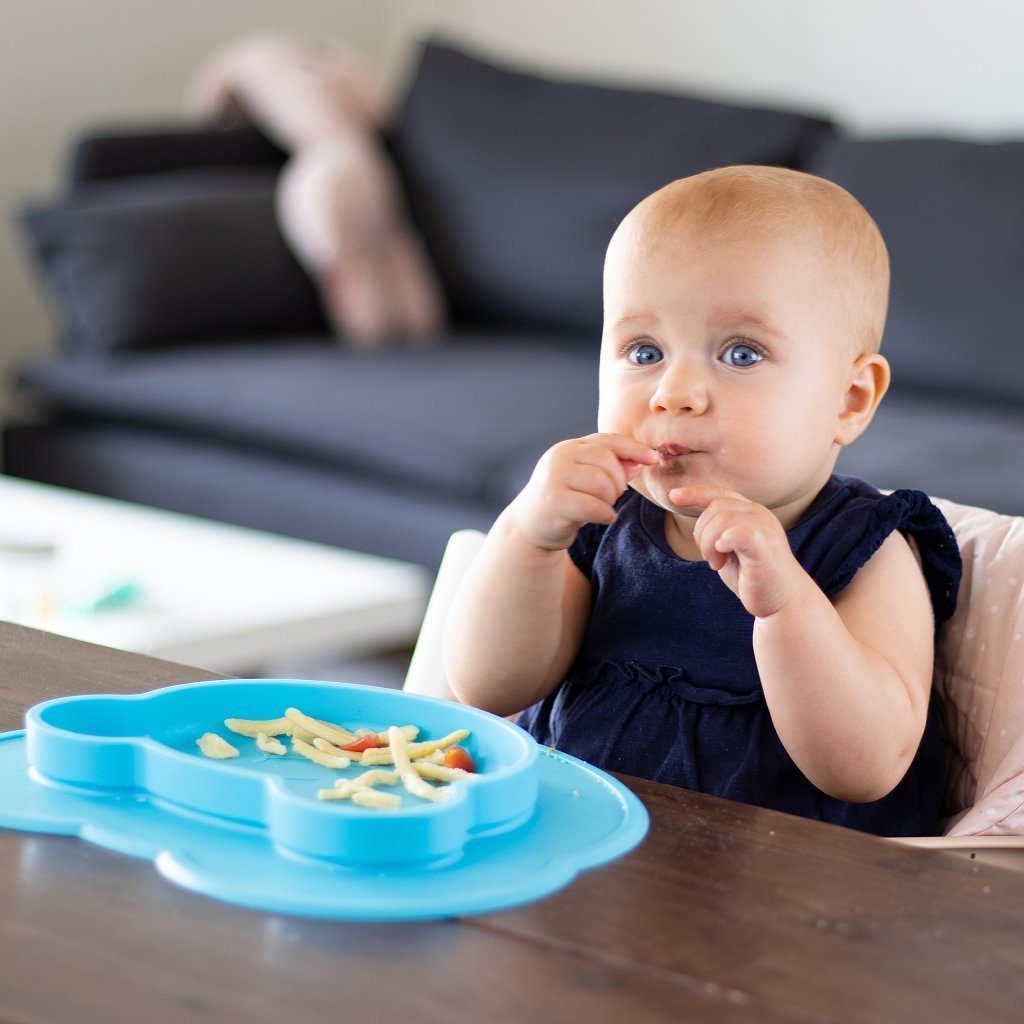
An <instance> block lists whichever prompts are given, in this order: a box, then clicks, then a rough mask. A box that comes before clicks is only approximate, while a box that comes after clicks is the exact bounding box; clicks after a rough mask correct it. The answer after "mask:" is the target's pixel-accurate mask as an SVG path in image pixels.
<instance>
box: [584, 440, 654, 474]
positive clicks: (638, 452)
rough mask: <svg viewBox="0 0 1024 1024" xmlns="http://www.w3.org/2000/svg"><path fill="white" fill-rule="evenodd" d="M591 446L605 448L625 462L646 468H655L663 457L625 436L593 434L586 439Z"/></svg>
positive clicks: (647, 446)
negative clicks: (638, 464) (636, 463)
mask: <svg viewBox="0 0 1024 1024" xmlns="http://www.w3.org/2000/svg"><path fill="white" fill-rule="evenodd" d="M586 440H587V442H588V443H589V444H594V445H598V446H603V447H605V448H607V449H609V450H610V451H611V452H612V454H613V455H614V456H615V457H616V458H617V459H619V460H620V461H623V462H638V463H640V464H642V465H644V466H653V465H654V464H655V463H656V462H658V461H659V460H660V459H661V456H660V455H659V454H658V453H657V452H656V451H655V450H654V449H653V448H651V447H650V446H649V445H646V444H644V443H643V442H641V441H638V440H637V439H636V438H635V437H627V436H626V435H625V434H605V433H601V434H591V435H590V436H589V437H587V438H586Z"/></svg>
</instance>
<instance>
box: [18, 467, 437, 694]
mask: <svg viewBox="0 0 1024 1024" xmlns="http://www.w3.org/2000/svg"><path fill="white" fill-rule="evenodd" d="M48 545H52V549H51V550H49V552H48ZM430 582H431V581H430V574H429V573H428V572H427V570H425V569H423V568H422V567H420V566H416V565H411V564H408V563H405V562H398V561H392V560H390V559H385V558H377V557H375V556H372V555H365V554H361V553H357V552H352V551H345V550H342V549H339V548H333V547H330V546H327V545H323V544H312V543H309V542H306V541H300V540H294V539H291V538H287V537H282V536H278V535H276V534H269V533H263V532H260V531H257V530H249V529H244V528H242V527H238V526H230V525H225V524H223V523H215V522H212V521H209V520H205V519H199V518H195V517H192V516H186V515H180V514H178V513H173V512H165V511H162V510H158V509H152V508H147V507H144V506H141V505H133V504H130V503H128V502H124V501H115V500H113V499H110V498H101V497H96V496H94V495H90V494H83V493H80V492H78V491H71V490H66V489H64V488H59V487H51V486H49V485H45V484H37V483H30V482H27V481H24V480H19V479H16V478H13V477H7V476H2V475H0V618H4V619H7V620H8V621H14V622H19V623H21V624H23V625H28V626H34V627H36V628H40V629H46V630H49V631H50V632H54V633H61V634H63V635H65V636H70V637H75V638H77V639H80V640H87V641H89V642H90V643H96V644H103V645H105V646H108V647H117V648H121V649H123V650H128V651H138V652H140V653H144V654H150V655H154V656H156V657H161V658H167V659H170V660H172V661H178V662H183V663H185V664H189V665H197V666H201V667H203V668H209V669H213V670H216V671H220V672H226V673H233V674H240V673H249V672H254V671H258V669H259V668H260V666H262V665H267V664H274V663H279V662H283V661H287V660H288V659H299V658H307V657H319V656H323V655H334V654H338V655H352V654H366V653H369V652H373V651H381V650H386V649H395V648H398V647H401V646H403V645H408V644H411V642H412V641H413V640H414V639H415V637H416V635H417V631H418V630H419V626H420V623H421V621H422V618H423V611H424V608H425V606H426V600H427V596H428V592H429V587H430ZM118 594H120V596H121V598H122V604H121V606H120V607H118V606H117V604H118V601H117V598H118ZM133 595H134V596H133ZM104 597H106V598H107V600H106V601H104ZM97 601H99V603H100V605H101V609H102V610H95V607H94V606H95V605H96V603H97ZM103 605H106V606H107V607H102V606H103ZM110 605H114V607H110ZM90 606H92V607H93V610H90Z"/></svg>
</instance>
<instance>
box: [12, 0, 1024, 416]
mask: <svg viewBox="0 0 1024 1024" xmlns="http://www.w3.org/2000/svg"><path fill="white" fill-rule="evenodd" d="M0 9H2V11H3V24H2V25H0V28H2V31H0V104H2V106H0V130H2V132H3V135H2V138H3V145H2V147H0V208H2V211H3V222H2V224H0V309H2V323H3V330H2V334H0V373H6V372H7V370H8V368H9V367H10V366H11V365H12V364H14V363H16V362H18V361H19V360H21V359H23V358H24V356H25V355H26V354H27V353H29V352H31V351H36V350H41V349H42V348H44V347H45V345H46V344H47V343H48V342H49V340H50V338H51V336H52V334H53V332H54V329H55V328H54V326H53V322H52V319H51V317H50V316H49V315H48V311H47V307H46V305H45V303H44V301H43V298H42V295H41V293H40V290H39V287H38V283H37V282H36V280H35V279H34V278H33V277H32V276H31V274H30V273H29V271H28V270H27V268H26V266H25V261H24V259H23V256H22V254H21V251H20V246H16V241H15V238H14V233H13V230H12V228H11V225H10V216H11V212H12V209H13V207H14V206H15V205H16V204H18V203H20V202H21V201H22V200H23V199H24V198H25V197H27V196H35V195H43V194H45V193H46V192H47V191H49V190H52V189H54V188H55V187H56V185H57V182H58V175H59V170H60V161H61V158H62V156H63V154H64V151H65V147H66V144H67V142H68V140H69V139H70V138H72V137H73V136H74V135H75V134H76V133H77V132H79V131H80V130H82V128H83V127H84V126H86V125H90V124H98V123H102V122H106V123H118V122H130V121H133V120H135V121H140V122H145V121H153V120H154V119H160V118H163V117H169V118H173V117H175V116H177V114H178V112H179V110H180V109H181V97H182V94H183V92H184V89H185V86H186V83H187V82H188V79H189V76H190V74H191V73H192V71H193V70H194V69H195V67H196V66H197V65H198V64H199V62H200V61H201V60H202V59H203V57H204V56H205V55H206V54H207V53H209V52H210V50H211V49H212V48H213V47H215V46H216V45H217V44H219V43H220V42H222V41H224V40H227V39H230V38H231V37H233V36H235V35H238V34H241V33H243V32H247V31H250V30H252V29H256V28H274V27H278V28H286V29H301V30H304V31H314V32H323V33H327V34H334V35H337V36H340V37H342V38H344V39H347V40H349V41H350V42H351V43H352V44H354V45H355V46H357V47H359V48H360V49H361V50H362V51H363V53H364V54H365V56H366V57H367V58H368V59H369V60H370V61H371V62H373V64H374V66H375V67H376V68H378V70H379V74H380V76H381V79H382V81H384V82H386V83H389V84H391V85H392V86H394V87H396V88H400V86H401V83H402V82H403V81H404V79H405V73H406V65H407V62H408V57H409V55H410V52H411V47H412V44H413V41H414V40H415V39H416V38H418V37H419V36H421V35H424V34H426V33H427V32H429V31H431V30H437V31H440V32H443V33H446V34H448V35H449V36H453V37H458V38H461V39H463V40H464V41H465V42H466V43H467V44H471V45H475V46H477V47H479V48H481V49H482V50H483V52H485V53H489V54H491V55H492V56H494V57H495V58H499V59H500V58H505V59H507V60H509V61H511V62H514V63H521V64H523V65H526V66H530V67H533V68H537V69H542V70H547V71H550V72H552V73H556V74H560V73H564V74H580V75H586V76H588V77H597V78H606V79H610V80H618V81H622V82H629V83H637V84H650V85H656V86H665V87H677V88H680V89H694V90H701V91H705V92H709V93H712V94H715V95H719V96H724V97H735V98H737V99H740V100H745V101H751V100H753V101H760V102H763V103H769V104H770V103H784V104H792V105H796V106H799V107H802V108H804V109H808V110H811V111H829V112H831V113H833V115H834V116H836V117H838V118H839V119H841V120H842V121H844V122H845V123H847V124H848V125H849V126H851V127H852V128H853V129H855V130H859V131H868V132H874V131H880V132H893V131H903V130H908V129H910V130H921V131H938V132H945V133H953V134H959V135H963V136H967V137H974V138H990V137H991V138H996V137H999V136H1005V135H1016V136H1018V137H1024V73H1022V72H1021V70H1020V65H1021V61H1020V40H1021V39H1022V38H1024V5H1022V4H1018V3H1016V2H1015V0H972V2H971V3H969V4H968V3H966V2H964V0H632V2H630V0H290V2H283V0H175V2H174V3H167V2H160V3H156V2H151V0H134V2H131V0H58V2H49V0H3V6H2V8H0ZM5 404H6V407H8V408H9V407H10V400H9V398H7V399H5V396H4V394H3V389H2V386H0V412H2V411H3V409H4V408H5Z"/></svg>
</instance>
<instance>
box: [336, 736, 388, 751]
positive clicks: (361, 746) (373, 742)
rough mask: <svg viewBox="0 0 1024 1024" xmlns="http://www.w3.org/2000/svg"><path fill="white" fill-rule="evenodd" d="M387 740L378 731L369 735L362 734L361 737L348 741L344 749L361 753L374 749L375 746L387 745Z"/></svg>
mask: <svg viewBox="0 0 1024 1024" xmlns="http://www.w3.org/2000/svg"><path fill="white" fill-rule="evenodd" d="M387 745H388V744H387V741H386V740H382V739H381V738H380V737H379V736H378V735H377V734H376V733H370V735H369V736H360V737H359V739H357V740H353V741H352V742H351V743H346V744H344V746H342V747H341V749H342V750H350V751H351V752H352V753H353V754H361V753H362V752H363V751H364V750H372V749H373V748H374V747H386V746H387Z"/></svg>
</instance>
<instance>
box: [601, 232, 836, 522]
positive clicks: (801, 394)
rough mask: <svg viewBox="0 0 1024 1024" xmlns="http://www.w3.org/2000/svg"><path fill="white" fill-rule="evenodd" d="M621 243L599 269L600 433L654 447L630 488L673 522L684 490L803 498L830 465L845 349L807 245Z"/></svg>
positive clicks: (779, 501)
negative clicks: (672, 493) (652, 461)
mask: <svg viewBox="0 0 1024 1024" xmlns="http://www.w3.org/2000/svg"><path fill="white" fill-rule="evenodd" d="M649 238H650V236H648V240H646V241H645V240H644V237H643V235H642V234H636V233H630V232H624V233H623V234H622V237H621V238H620V237H617V238H616V240H614V241H613V242H612V245H611V247H610V249H609V254H608V260H607V263H606V268H605V327H604V335H603V339H602V346H601V374H600V395H601V397H600V408H599V413H598V429H599V430H601V431H605V432H611V433H618V434H626V435H628V436H631V437H635V438H636V439H637V440H639V441H641V442H643V443H644V444H647V445H650V446H651V447H653V448H660V449H661V450H662V459H661V461H660V462H659V463H658V464H657V465H655V466H651V467H648V468H645V469H644V470H643V471H642V472H641V473H640V475H639V476H637V477H636V478H635V479H634V481H633V483H632V486H633V487H634V488H635V489H636V490H637V491H639V492H640V493H641V494H643V495H644V496H645V497H647V498H648V499H650V500H651V501H653V502H655V503H656V504H658V505H660V506H661V507H662V508H664V509H666V510H668V511H671V512H675V513H680V514H684V515H696V514H697V510H693V509H689V510H688V509H683V508H679V507H677V506H673V505H672V504H671V503H670V502H669V501H668V492H669V490H670V489H671V488H673V487H678V486H681V485H682V484H684V483H700V484H715V485H719V486H722V487H727V488H730V489H731V490H735V491H739V492H740V493H741V494H743V495H744V496H745V497H746V498H748V499H750V500H752V501H756V502H758V503H759V504H762V505H765V506H766V507H768V508H770V509H772V510H773V511H779V510H783V509H785V508H787V507H788V506H790V505H792V504H794V503H800V502H802V501H804V500H807V499H809V497H813V495H814V494H816V493H817V492H818V490H820V489H821V487H822V486H823V485H824V483H825V481H826V480H827V479H828V476H829V474H830V473H831V472H832V468H833V466H834V464H835V458H836V455H837V453H838V450H839V448H838V446H837V445H836V444H835V437H836V425H837V417H838V416H839V413H840V411H841V405H842V398H843V393H844V388H845V382H846V379H847V375H848V374H849V372H850V369H851V367H852V364H853V358H854V352H853V344H852V341H851V337H850V330H851V328H850V326H849V322H848V321H849V318H848V315H847V312H846V308H845V306H844V304H843V302H842V301H841V296H840V294H839V292H838V291H837V289H836V287H835V284H834V281H832V280H830V275H829V273H828V272H827V270H826V269H825V266H824V261H823V260H822V259H821V258H820V255H819V253H818V249H817V247H816V246H815V245H814V244H812V243H811V241H810V240H808V239H800V238H794V237H787V236H785V235H782V234H775V235H762V236H760V237H758V236H757V235H754V234H741V233H739V232H738V231H737V230H736V229H735V228H719V229H696V228H686V227H680V226H678V225H677V226H674V227H673V228H672V230H671V231H670V232H666V233H664V234H662V235H659V236H658V237H657V240H656V241H654V242H653V244H652V243H651V242H650V240H649Z"/></svg>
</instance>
